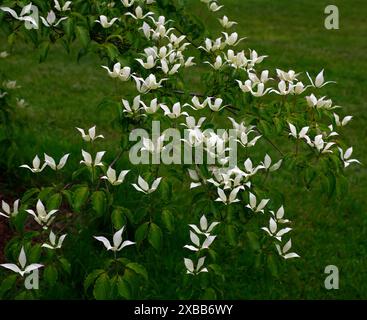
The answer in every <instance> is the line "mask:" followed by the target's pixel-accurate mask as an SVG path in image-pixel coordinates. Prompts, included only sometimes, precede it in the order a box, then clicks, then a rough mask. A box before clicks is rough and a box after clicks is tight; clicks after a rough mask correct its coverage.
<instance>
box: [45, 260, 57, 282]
mask: <svg viewBox="0 0 367 320" xmlns="http://www.w3.org/2000/svg"><path fill="white" fill-rule="evenodd" d="M43 276H44V278H45V280H46V281H47V282H48V284H49V285H51V286H54V285H55V284H56V281H57V278H58V272H57V269H56V268H55V267H54V266H53V265H49V266H47V267H46V268H45V270H44V272H43Z"/></svg>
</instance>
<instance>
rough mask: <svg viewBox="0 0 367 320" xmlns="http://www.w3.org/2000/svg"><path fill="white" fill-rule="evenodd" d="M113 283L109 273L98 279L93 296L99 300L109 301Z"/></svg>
mask: <svg viewBox="0 0 367 320" xmlns="http://www.w3.org/2000/svg"><path fill="white" fill-rule="evenodd" d="M110 291H111V283H110V278H109V277H108V275H107V273H103V274H102V275H100V276H99V277H98V279H97V280H96V282H95V284H94V289H93V296H94V298H96V299H97V300H107V299H108V298H109V296H110Z"/></svg>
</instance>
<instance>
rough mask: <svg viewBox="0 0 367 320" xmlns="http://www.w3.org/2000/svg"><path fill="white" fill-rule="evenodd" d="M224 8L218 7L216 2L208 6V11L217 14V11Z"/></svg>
mask: <svg viewBox="0 0 367 320" xmlns="http://www.w3.org/2000/svg"><path fill="white" fill-rule="evenodd" d="M223 7H224V6H219V5H218V4H217V3H216V2H212V3H211V4H210V5H209V10H210V11H212V12H217V11H219V10H220V9H222V8H223Z"/></svg>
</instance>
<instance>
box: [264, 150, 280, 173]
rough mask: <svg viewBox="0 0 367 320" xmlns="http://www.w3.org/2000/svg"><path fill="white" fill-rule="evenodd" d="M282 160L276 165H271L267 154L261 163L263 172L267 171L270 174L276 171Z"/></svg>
mask: <svg viewBox="0 0 367 320" xmlns="http://www.w3.org/2000/svg"><path fill="white" fill-rule="evenodd" d="M282 162H283V160H282V159H281V160H279V161H278V162H277V163H275V164H273V165H271V163H272V160H271V158H270V156H269V155H268V154H266V155H265V158H264V161H263V162H262V165H263V166H264V168H265V170H269V171H270V172H272V171H276V170H278V169H279V168H280V166H281V165H282Z"/></svg>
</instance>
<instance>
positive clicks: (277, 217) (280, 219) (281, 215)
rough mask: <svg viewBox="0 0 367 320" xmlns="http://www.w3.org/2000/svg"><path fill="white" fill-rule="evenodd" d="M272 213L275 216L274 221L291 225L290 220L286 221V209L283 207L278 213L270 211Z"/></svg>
mask: <svg viewBox="0 0 367 320" xmlns="http://www.w3.org/2000/svg"><path fill="white" fill-rule="evenodd" d="M270 213H271V214H272V215H273V217H274V219H275V220H276V221H277V222H278V223H283V224H284V223H289V222H290V221H289V220H288V219H284V207H283V206H281V207H280V208H279V209H278V211H277V212H276V213H274V211H270Z"/></svg>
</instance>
